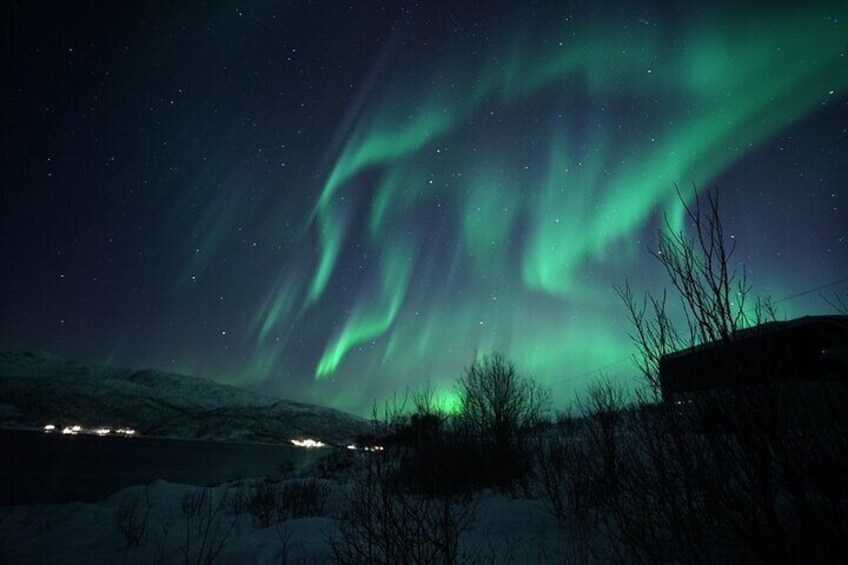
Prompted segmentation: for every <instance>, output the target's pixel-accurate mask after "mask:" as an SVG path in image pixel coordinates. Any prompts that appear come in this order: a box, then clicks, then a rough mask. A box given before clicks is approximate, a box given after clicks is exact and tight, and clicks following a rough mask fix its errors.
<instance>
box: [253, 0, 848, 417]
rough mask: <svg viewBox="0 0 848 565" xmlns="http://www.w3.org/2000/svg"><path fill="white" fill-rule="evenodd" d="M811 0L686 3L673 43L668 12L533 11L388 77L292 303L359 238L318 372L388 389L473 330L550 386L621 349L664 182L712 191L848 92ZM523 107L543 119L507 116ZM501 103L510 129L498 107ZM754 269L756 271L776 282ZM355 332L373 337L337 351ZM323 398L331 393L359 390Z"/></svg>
mask: <svg viewBox="0 0 848 565" xmlns="http://www.w3.org/2000/svg"><path fill="white" fill-rule="evenodd" d="M823 11H824V9H823V8H821V7H819V8H808V9H805V8H802V7H795V8H793V9H788V8H787V9H783V8H780V7H774V9H772V10H770V14H769V15H766V16H762V15H760V14H758V13H754V12H751V13H748V14H746V13H744V11H743V10H742V9H741V8H740V9H739V10H736V11H735V12H734V15H733V17H732V18H731V17H729V16H725V17H722V16H721V14H720V13H717V14H716V15H713V16H710V17H693V19H692V20H690V21H685V22H681V23H678V24H676V26H677V27H676V28H675V30H674V33H676V34H677V35H678V36H679V41H677V42H676V43H675V44H674V46H673V48H669V46H668V44H667V43H668V42H667V35H668V34H669V33H670V30H668V29H663V28H661V27H652V26H637V25H635V24H634V25H630V26H623V25H621V22H619V21H618V20H617V19H616V17H614V16H611V17H610V19H609V21H605V22H604V23H603V24H602V25H584V26H582V27H574V28H571V27H564V28H563V29H562V30H561V33H559V30H557V29H555V28H554V26H555V24H550V25H542V26H541V27H542V28H544V29H541V30H531V31H532V33H531V31H524V32H518V33H514V34H512V36H510V34H504V36H505V38H506V39H505V41H504V43H503V44H505V45H507V46H508V47H507V48H501V49H499V48H497V47H492V48H490V50H489V52H487V53H480V54H476V55H475V56H473V57H472V56H471V55H467V54H464V53H463V51H462V50H456V51H455V53H456V55H455V56H453V57H452V58H451V59H450V60H445V61H442V62H441V63H440V62H439V61H438V60H435V61H433V64H432V68H431V67H428V68H427V69H428V70H426V71H424V70H422V71H421V72H419V73H412V74H410V73H404V74H403V75H402V76H403V77H404V78H402V79H398V80H392V78H393V77H392V76H391V74H390V73H389V76H388V77H387V80H386V82H387V85H386V87H385V88H384V89H383V90H382V91H381V92H380V93H379V94H375V95H372V97H371V98H370V99H369V101H368V102H367V103H366V104H365V105H364V107H363V109H362V110H361V112H360V114H359V117H358V120H357V121H356V122H355V125H354V127H353V129H352V131H351V134H350V135H349V137H348V140H347V143H346V144H345V145H344V146H343V148H342V149H341V151H340V154H339V156H338V158H337V159H336V161H335V162H334V163H333V164H332V165H331V167H330V173H329V175H328V177H327V180H326V183H325V184H324V185H323V188H322V190H321V192H320V196H319V197H318V201H317V205H316V208H315V215H314V221H313V223H314V225H315V228H314V230H313V231H312V232H311V233H310V234H309V237H316V238H317V248H318V256H317V259H316V261H315V263H314V265H312V266H311V267H310V268H311V274H309V275H306V274H304V275H303V276H304V277H309V279H310V280H309V282H307V283H304V287H305V288H308V292H307V296H306V297H305V298H304V300H303V302H304V304H302V305H301V306H304V307H305V306H306V305H311V304H316V303H319V302H321V301H322V300H323V298H324V295H325V293H326V292H327V289H328V288H330V287H331V286H333V285H334V284H335V279H334V277H337V276H347V275H340V274H339V273H338V270H339V263H340V261H341V260H342V259H343V258H344V257H345V254H346V253H347V251H346V250H347V247H346V246H348V245H349V243H348V242H349V241H353V240H356V241H359V242H363V241H367V242H368V245H369V252H370V253H373V254H375V255H376V256H377V257H379V260H380V273H379V276H380V279H379V281H377V282H376V283H375V284H370V285H365V286H363V287H362V289H361V290H362V292H361V295H360V296H359V298H358V299H357V300H356V301H355V303H354V304H353V305H352V307H351V309H350V313H349V314H348V315H345V316H343V318H344V321H343V323H341V324H340V326H341V327H340V328H338V329H337V330H335V331H333V332H332V333H331V335H330V337H329V339H328V341H327V343H326V347H325V348H324V351H323V354H322V355H321V357H320V359H319V360H318V363H317V367H316V369H315V376H316V378H324V377H326V376H328V375H330V374H333V373H337V372H341V371H342V370H343V369H344V373H345V374H362V375H368V374H374V375H383V376H382V377H381V378H382V379H383V382H384V383H385V380H394V381H396V382H397V384H398V388H399V389H402V388H404V387H405V386H406V385H408V384H409V383H410V381H413V380H414V379H418V378H420V377H421V375H422V374H426V373H430V374H437V375H449V374H456V372H457V371H458V368H459V367H462V366H464V365H465V364H466V363H467V361H468V360H469V358H470V354H471V351H472V350H473V349H475V348H476V349H479V350H480V351H489V350H491V349H495V348H498V349H502V350H504V351H505V353H506V354H507V355H508V356H510V357H512V358H514V359H515V361H516V362H517V363H518V364H519V366H522V367H526V370H527V371H528V372H530V373H532V374H534V375H535V376H537V377H538V378H540V379H541V380H542V381H543V382H548V383H559V382H566V381H568V379H569V378H570V376H573V374H574V373H575V372H576V373H578V374H582V372H583V371H585V370H586V369H593V368H597V367H601V366H606V365H609V364H612V363H615V362H617V361H620V360H621V359H626V358H627V357H628V356H629V354H630V352H631V350H632V348H631V347H630V343H629V341H628V340H627V338H626V335H625V333H624V331H625V328H624V321H623V315H622V312H621V310H620V308H619V307H618V302H617V299H616V298H615V296H614V295H613V293H611V291H610V290H609V287H610V286H611V285H612V284H614V283H621V282H622V281H623V280H624V278H626V277H627V276H628V274H629V273H631V272H632V271H633V270H634V269H636V268H637V266H638V267H639V268H642V269H644V267H642V266H641V265H643V264H646V263H647V262H648V261H650V259H649V258H648V257H647V254H646V253H645V252H644V248H645V246H646V245H647V244H648V242H647V241H643V239H644V238H645V237H646V236H645V234H646V233H650V232H649V231H648V230H649V229H652V228H653V226H655V225H657V224H658V223H659V221H660V220H661V218H662V216H663V215H664V214H665V215H667V217H668V220H669V222H670V224H671V225H672V227H673V229H683V228H684V227H685V221H684V218H683V216H682V211H681V207H680V205H679V203H678V202H677V201H676V196H675V192H674V184H675V183H676V184H678V185H680V186H681V187H683V188H684V189H685V188H687V187H688V186H690V184H691V183H695V184H696V185H697V186H698V187H699V188H713V187H712V185H711V183H712V182H713V181H714V180H715V179H716V178H717V177H719V175H721V174H722V173H723V172H725V171H726V170H728V168H729V167H731V166H732V165H734V164H735V163H736V162H737V161H739V160H740V159H743V158H744V157H745V156H746V155H748V154H749V153H751V152H752V151H754V150H755V149H757V148H758V147H760V146H761V144H762V143H763V142H764V141H766V140H768V139H769V138H771V137H772V136H774V135H775V134H777V133H778V132H780V131H781V130H782V129H784V128H786V127H787V126H790V125H791V124H793V123H794V122H795V121H797V120H799V119H801V118H802V117H804V116H805V115H807V114H809V113H811V112H813V111H815V110H816V108H818V107H819V106H820V105H821V104H822V103H823V101H825V100H826V99H827V98H828V96H831V93H836V94H837V95H838V94H842V93H844V92H845V91H846V89H848V73H846V72H844V70H845V53H846V51H848V34H846V33H845V32H844V30H845V25H844V24H843V23H841V22H843V21H845V20H846V16H848V14H845V11H846V10H845V8H844V7H842V8H838V9H837V8H836V7H834V8H833V9H832V12H833V14H834V20H833V21H831V20H829V19H827V18H824V17H822V13H823ZM836 16H839V17H836ZM836 20H838V21H839V22H840V23H838V24H836V23H834V21H836ZM550 21H551V22H556V21H557V20H556V19H551V20H550ZM630 23H632V22H630ZM537 37H538V38H545V39H548V38H560V37H561V38H562V41H561V42H560V41H556V39H554V40H553V41H541V39H540V40H539V41H536V40H535V39H536V38H537ZM410 77H411V78H410ZM527 107H532V108H537V107H544V108H545V112H541V111H540V112H537V114H539V115H542V116H548V118H546V119H545V120H527V121H526V122H522V121H521V120H522V116H523V115H522V112H523V111H525V110H526V108H527ZM500 114H503V115H509V116H513V117H511V118H510V119H511V120H512V121H513V125H511V126H509V127H507V126H503V125H501V124H500V123H499V122H497V121H494V118H491V116H495V117H497V116H498V115H500ZM487 120H489V121H487ZM515 123H519V124H520V125H518V126H516V125H514V124H515ZM519 141H521V142H522V143H519ZM366 173H367V174H366ZM739 188H740V189H745V187H739ZM684 193H686V191H685V190H684ZM422 211H424V213H426V214H438V215H437V216H434V217H435V218H436V219H431V220H429V221H430V222H431V225H432V231H431V232H430V233H418V232H417V231H416V230H415V229H413V228H411V225H412V224H413V223H414V222H413V221H412V219H413V218H414V217H415V216H416V215H417V214H419V213H421V212H422ZM357 214H362V215H363V216H364V218H366V221H365V222H359V223H358V222H356V221H355V218H356V216H357ZM363 223H364V226H365V227H364V228H363V227H362V226H361V225H360V224H363ZM363 232H364V233H363ZM314 234H317V235H314ZM411 235H412V236H413V237H412V238H410V236H411ZM658 269H659V266H657V270H658ZM767 277H768V274H766V275H765V276H764V278H765V279H766V280H762V279H761V280H760V281H758V282H760V283H761V284H774V283H775V282H776V281H774V280H768V278H767ZM646 280H647V281H650V282H656V281H659V280H660V279H659V278H657V277H647V279H646ZM286 296H291V294H287V295H286ZM296 310H297V308H295V307H294V306H292V305H291V304H289V302H288V298H286V299H283V298H278V299H276V300H274V301H272V302H269V303H268V304H267V305H266V306H265V307H264V309H263V314H262V316H261V319H262V320H264V321H263V322H262V324H261V325H260V327H259V329H258V337H259V340H260V341H262V340H264V339H265V338H266V336H267V335H268V332H269V328H270V327H272V326H274V325H275V324H276V323H277V322H278V321H279V320H280V319H281V318H284V317H286V316H291V315H292V312H294V311H296ZM301 311H303V310H302V309H301ZM306 315H308V311H307V314H306ZM611 320H614V321H615V323H613V322H611ZM366 344H368V347H369V349H373V352H369V353H368V355H352V354H351V352H352V350H353V349H354V348H357V347H360V346H363V345H366ZM366 357H367V358H366ZM394 375H397V376H394ZM362 378H365V377H362ZM376 380H377V379H376V378H375V382H376ZM568 382H570V381H568ZM438 385H439V386H440V387H443V388H444V387H445V386H447V381H444V382H441V383H438ZM375 386H376V385H375ZM579 386H582V383H581V382H579V381H575V384H573V385H571V384H569V385H568V386H566V387H565V389H564V390H569V391H570V390H573V389H575V388H578V387H579ZM322 390H325V389H322ZM322 394H330V393H328V392H325V393H322ZM338 394H339V396H338V397H336V398H335V399H332V400H331V402H335V403H336V404H337V405H340V406H341V405H345V406H346V405H348V404H355V403H356V402H359V400H352V399H353V398H354V397H353V396H352V395H351V394H350V393H341V392H339V393H338ZM345 394H347V396H345ZM362 394H363V395H365V394H367V393H366V392H363V393H362ZM557 394H558V395H559V394H560V393H559V392H558V393H557ZM561 396H562V397H563V398H565V397H567V396H568V394H566V393H562V394H561ZM343 397H344V398H343Z"/></svg>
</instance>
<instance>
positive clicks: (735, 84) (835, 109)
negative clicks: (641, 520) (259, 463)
mask: <svg viewBox="0 0 848 565" xmlns="http://www.w3.org/2000/svg"><path fill="white" fill-rule="evenodd" d="M743 4H744V5H743ZM4 11H7V12H8V13H7V14H4V21H6V22H9V23H7V24H4V26H7V28H8V29H6V30H5V31H6V33H4V36H5V37H6V38H7V39H4V40H3V41H4V53H3V59H4V73H3V74H4V77H5V79H4V81H3V82H4V85H3V90H4V104H3V117H4V123H5V124H7V125H6V126H5V127H4V136H3V167H2V170H3V186H4V189H3V190H4V207H3V208H4V209H3V212H2V218H0V219H2V227H0V254H1V255H0V258H2V264H3V265H4V267H3V275H2V279H0V291H2V294H0V307H2V310H3V315H2V320H0V347H2V348H4V349H7V348H25V349H43V350H48V351H52V352H55V353H60V354H64V355H69V356H73V357H77V358H79V359H81V360H86V361H95V362H105V363H113V364H118V365H125V366H135V367H138V366H152V367H157V368H162V369H166V370H174V371H182V372H188V373H193V374H199V375H204V376H209V377H212V378H215V379H217V380H220V381H223V382H228V383H233V384H239V385H243V386H247V387H250V388H253V389H256V390H260V391H263V392H268V393H271V394H275V395H278V396H282V397H288V398H293V399H296V400H304V401H309V402H316V403H319V404H325V405H330V406H334V407H337V408H342V409H347V410H351V411H355V412H358V413H362V414H364V413H367V412H368V411H369V409H370V407H371V405H372V402H373V401H374V400H375V399H376V400H381V399H383V398H386V397H389V396H391V395H392V394H393V393H394V392H396V391H397V392H399V393H401V394H402V393H403V391H405V390H406V389H408V388H414V387H415V386H418V385H420V384H423V383H425V382H428V381H429V382H430V383H431V384H432V385H434V386H435V387H436V388H437V389H439V391H440V394H441V395H442V399H443V401H444V402H446V403H449V402H450V392H449V387H450V383H451V382H452V381H453V379H454V378H455V377H456V376H457V375H458V374H459V373H460V371H461V369H462V367H463V366H465V365H467V364H468V362H469V361H470V360H471V359H472V356H473V355H474V352H475V351H476V352H481V353H485V352H488V351H491V350H493V349H500V350H502V351H504V352H505V353H506V354H507V355H508V356H509V357H510V358H512V359H513V360H514V361H515V362H516V364H517V365H518V367H519V368H520V369H521V370H523V371H524V372H525V373H527V374H530V375H533V376H535V377H536V378H538V379H539V380H541V381H542V382H544V383H547V384H549V385H550V386H551V387H552V390H553V392H554V398H555V399H556V401H557V403H558V406H559V407H562V406H564V405H565V404H566V403H567V402H568V401H569V400H570V399H571V398H573V396H574V394H575V392H579V391H580V390H582V387H584V386H585V385H586V383H587V382H589V380H590V379H591V378H592V376H595V375H597V374H598V371H599V370H600V371H601V372H603V373H604V374H605V375H608V376H611V377H613V378H619V379H626V378H629V377H630V376H632V375H633V373H634V370H633V369H632V368H631V366H630V363H629V361H628V356H629V355H630V354H631V353H632V351H633V348H632V347H631V344H630V342H629V339H628V337H627V335H626V332H627V326H626V321H625V316H624V310H623V307H622V305H621V304H620V301H619V300H618V298H617V297H616V295H615V293H614V291H613V285H616V284H621V283H623V282H624V281H625V280H629V282H630V284H631V285H632V286H633V287H634V288H635V289H638V290H652V291H657V290H659V289H661V288H662V285H663V284H664V283H663V277H662V272H661V268H660V266H659V265H658V264H657V263H656V262H655V261H654V260H652V259H651V258H650V256H649V253H648V249H650V247H651V245H652V243H653V242H655V239H656V236H655V234H656V230H657V228H658V227H659V226H660V225H661V224H662V221H663V218H664V217H667V218H668V219H669V221H670V222H671V224H672V225H674V226H676V227H679V228H681V229H686V225H685V223H684V222H683V218H682V216H681V207H680V204H679V203H678V202H677V197H676V195H675V189H674V186H675V184H678V185H680V186H681V187H684V189H685V188H686V187H689V186H691V185H692V184H694V185H696V186H698V187H699V188H701V189H703V190H706V189H712V190H717V191H718V192H719V193H720V195H721V199H722V205H723V208H724V211H725V217H724V219H725V223H726V230H727V232H728V233H729V234H731V236H732V238H733V240H734V242H735V243H736V245H737V248H736V256H735V259H736V260H737V261H738V265H739V266H740V267H741V265H742V264H743V263H744V264H745V265H746V266H747V269H748V271H747V273H748V278H749V282H751V283H752V285H753V286H754V288H755V290H756V291H758V292H759V293H761V294H770V295H771V296H772V297H773V298H774V299H776V300H781V302H779V304H778V306H779V310H780V311H781V313H782V314H783V315H785V316H789V317H791V316H797V315H804V314H812V313H823V312H828V311H830V307H829V306H828V305H827V303H826V302H825V301H823V300H822V299H821V296H820V294H821V293H810V294H805V295H804V296H800V297H796V298H789V299H787V297H792V296H793V295H795V294H799V293H803V292H805V291H808V290H810V289H813V288H816V287H818V286H821V285H825V284H829V283H831V282H833V281H836V280H839V279H842V278H844V277H846V276H848V241H846V237H848V187H846V181H848V151H846V149H848V7H846V5H845V4H844V3H836V2H834V3H823V2H813V3H808V4H801V3H797V4H796V5H789V4H787V5H781V4H778V3H774V2H772V3H761V4H758V5H754V4H750V3H731V2H729V3H726V4H722V3H716V2H703V3H694V4H693V3H690V2H685V3H684V2H681V3H671V2H661V3H657V2H653V3H651V2H647V3H626V7H622V6H618V5H617V4H615V3H586V2H542V3H538V4H537V3H534V4H532V5H525V3H517V2H516V3H492V6H491V7H486V8H484V7H483V4H481V3H479V2H431V3H423V4H416V5H413V4H412V3H406V2H385V3H379V2H362V3H355V4H351V5H347V4H345V5H342V4H341V3H336V2H314V3H300V2H293V3H285V4H279V3H275V2H249V3H227V2H223V3H209V4H207V3H187V4H185V5H183V6H181V7H176V6H172V5H166V4H161V3H156V2H151V3H133V4H132V5H131V6H123V7H120V6H108V7H104V6H101V5H99V4H91V5H85V4H79V3H73V4H68V5H65V4H62V5H56V4H54V3H44V4H40V5H39V4H37V3H20V4H19V5H18V6H12V7H7V8H4ZM684 193H686V194H688V192H686V190H684ZM833 291H839V292H844V291H845V287H844V286H842V287H838V286H837V287H833V288H829V289H828V290H827V292H833ZM783 299H785V300H783Z"/></svg>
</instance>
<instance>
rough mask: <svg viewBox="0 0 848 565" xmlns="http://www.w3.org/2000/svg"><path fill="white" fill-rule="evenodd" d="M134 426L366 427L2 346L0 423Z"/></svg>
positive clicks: (188, 429)
mask: <svg viewBox="0 0 848 565" xmlns="http://www.w3.org/2000/svg"><path fill="white" fill-rule="evenodd" d="M48 422H49V423H54V424H57V425H65V424H71V423H77V424H80V425H83V426H86V427H88V426H90V427H98V426H106V427H118V426H124V427H132V428H134V429H136V430H138V431H139V432H140V433H143V434H145V435H153V436H158V437H171V438H187V439H211V440H224V441H248V442H263V443H280V442H287V441H288V440H289V439H294V438H303V437H311V438H315V439H320V440H322V441H324V442H326V443H335V444H343V443H345V442H347V441H349V440H350V439H352V438H354V437H356V436H357V435H359V434H362V433H363V432H365V431H366V430H367V421H366V420H364V419H363V418H360V417H358V416H355V415H353V414H348V413H345V412H341V411H339V410H336V409H333V408H327V407H322V406H316V405H311V404H305V403H301V402H296V401H293V400H288V399H282V398H274V397H270V396H264V395H260V394H258V393H254V392H252V391H248V390H244V389H241V388H238V387H235V386H232V385H226V384H222V383H218V382H216V381H213V380H211V379H208V378H205V377H199V376H194V375H182V374H178V373H169V372H167V371H159V370H155V369H139V370H134V369H127V368H116V367H109V366H105V365H84V364H80V363H77V362H75V361H71V360H67V359H64V358H62V357H58V356H56V355H53V354H50V353H45V352H37V351H0V426H2V427H41V426H43V425H44V424H45V423H48Z"/></svg>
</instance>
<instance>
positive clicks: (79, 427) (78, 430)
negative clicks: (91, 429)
mask: <svg viewBox="0 0 848 565" xmlns="http://www.w3.org/2000/svg"><path fill="white" fill-rule="evenodd" d="M71 431H73V432H74V433H75V434H76V433H79V432H80V431H82V426H78V425H77V426H72V427H71Z"/></svg>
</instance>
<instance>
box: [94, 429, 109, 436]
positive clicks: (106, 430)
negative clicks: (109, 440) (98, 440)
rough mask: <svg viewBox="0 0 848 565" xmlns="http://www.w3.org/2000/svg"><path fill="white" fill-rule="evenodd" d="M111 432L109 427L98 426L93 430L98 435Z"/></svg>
mask: <svg viewBox="0 0 848 565" xmlns="http://www.w3.org/2000/svg"><path fill="white" fill-rule="evenodd" d="M111 432H112V430H110V429H109V428H99V429H97V430H94V433H96V434H97V435H99V436H105V435H108V434H110V433H111Z"/></svg>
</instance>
